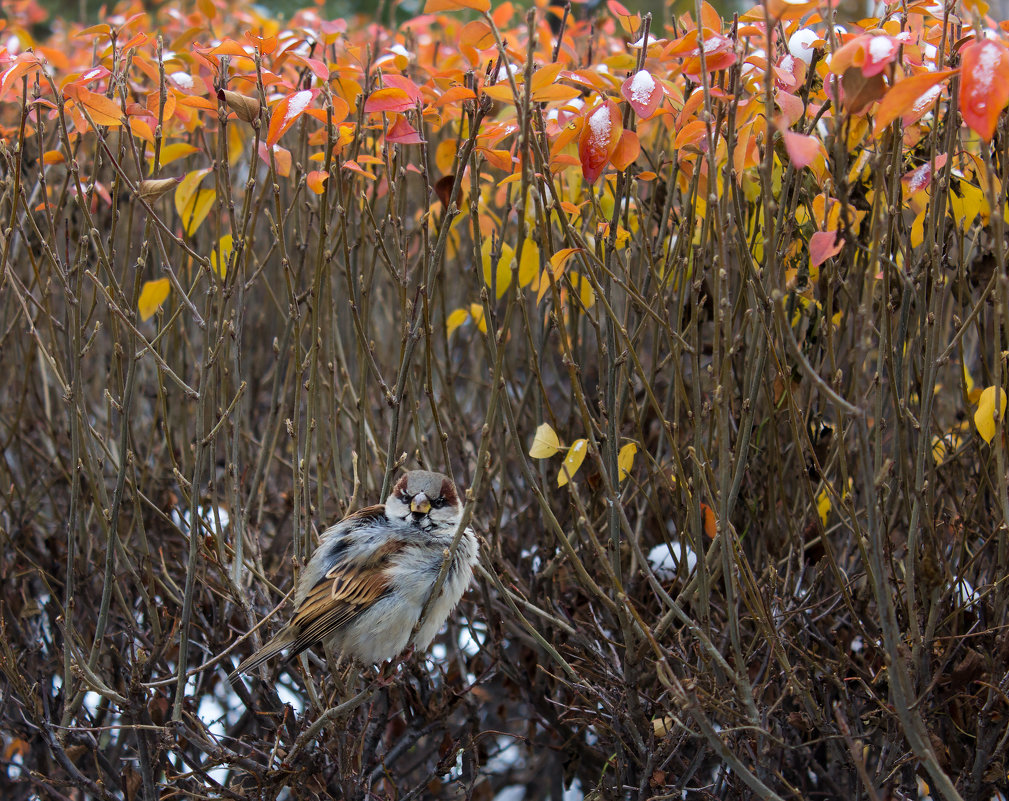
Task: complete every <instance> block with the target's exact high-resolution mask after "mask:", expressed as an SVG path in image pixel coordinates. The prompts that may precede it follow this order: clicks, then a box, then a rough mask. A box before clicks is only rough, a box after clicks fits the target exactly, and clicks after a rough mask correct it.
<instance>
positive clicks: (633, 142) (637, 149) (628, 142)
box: [610, 128, 641, 170]
mask: <svg viewBox="0 0 1009 801" xmlns="http://www.w3.org/2000/svg"><path fill="white" fill-rule="evenodd" d="M640 153H641V142H640V141H639V140H638V135H637V134H636V133H634V131H632V130H630V129H628V128H624V133H623V135H622V136H621V137H620V141H619V142H618V143H617V149H616V150H614V151H613V155H612V156H610V163H611V164H613V166H614V167H616V168H617V169H618V170H626V169H627V168H628V167H630V166H631V165H632V164H633V163H634V162H635V161H637V158H638V154H640Z"/></svg>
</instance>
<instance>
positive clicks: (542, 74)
mask: <svg viewBox="0 0 1009 801" xmlns="http://www.w3.org/2000/svg"><path fill="white" fill-rule="evenodd" d="M560 71H561V65H560V64H547V65H546V66H545V67H540V68H539V69H538V70H536V72H534V73H533V80H532V84H531V88H532V90H533V91H534V92H535V91H536V90H537V89H542V88H544V87H546V86H549V85H550V84H552V83H553V82H554V81H556V80H557V76H558V75H559V74H560Z"/></svg>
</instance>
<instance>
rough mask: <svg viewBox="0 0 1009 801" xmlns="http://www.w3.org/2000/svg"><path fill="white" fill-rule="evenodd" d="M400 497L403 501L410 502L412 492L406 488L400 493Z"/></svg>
mask: <svg viewBox="0 0 1009 801" xmlns="http://www.w3.org/2000/svg"><path fill="white" fill-rule="evenodd" d="M399 499H400V500H401V501H403V503H410V493H409V492H406V491H405V490H404V491H403V492H401V493H400V494H399Z"/></svg>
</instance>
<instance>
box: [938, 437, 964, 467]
mask: <svg viewBox="0 0 1009 801" xmlns="http://www.w3.org/2000/svg"><path fill="white" fill-rule="evenodd" d="M959 447H960V435H959V434H957V433H956V432H955V431H950V432H949V433H948V434H946V435H945V436H942V437H940V436H938V435H936V436H934V437H932V458H933V459H934V460H935V463H936V464H942V463H943V462H945V461H946V459H947V458H948V457H949V455H950V454H951V453H953V451H955V450H956V449H957V448H959Z"/></svg>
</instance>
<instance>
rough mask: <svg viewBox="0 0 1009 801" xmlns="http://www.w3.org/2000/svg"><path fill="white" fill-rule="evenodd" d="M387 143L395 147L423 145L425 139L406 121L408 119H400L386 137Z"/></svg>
mask: <svg viewBox="0 0 1009 801" xmlns="http://www.w3.org/2000/svg"><path fill="white" fill-rule="evenodd" d="M385 141H386V142H387V143H389V144H393V145H422V144H424V139H423V138H422V137H421V135H420V134H419V133H418V132H417V130H416V129H415V128H414V127H413V126H412V125H410V123H408V122H407V121H406V117H398V118H397V119H396V122H395V123H394V124H393V126H392V127H391V128H390V129H389V132H388V133H387V134H386V135H385Z"/></svg>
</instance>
